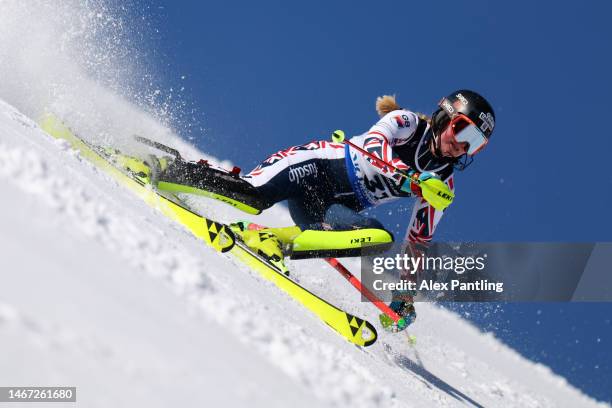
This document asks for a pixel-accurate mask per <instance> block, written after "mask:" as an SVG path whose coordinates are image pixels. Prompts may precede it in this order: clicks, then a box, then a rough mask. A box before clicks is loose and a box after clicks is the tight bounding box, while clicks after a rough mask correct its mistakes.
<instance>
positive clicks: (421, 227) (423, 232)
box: [404, 175, 455, 244]
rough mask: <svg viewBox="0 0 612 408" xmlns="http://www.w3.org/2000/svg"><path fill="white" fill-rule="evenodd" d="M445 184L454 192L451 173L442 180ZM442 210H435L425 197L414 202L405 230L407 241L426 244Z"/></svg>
mask: <svg viewBox="0 0 612 408" xmlns="http://www.w3.org/2000/svg"><path fill="white" fill-rule="evenodd" d="M444 182H445V183H446V185H448V187H449V188H450V189H451V190H452V191H453V192H454V191H455V182H454V178H453V175H451V176H450V177H448V178H447V179H446V180H444ZM443 214H444V211H440V210H436V209H435V208H433V207H432V206H431V205H430V204H429V203H428V202H427V201H425V199H423V198H420V199H419V200H417V201H416V202H415V203H414V207H413V209H412V217H411V218H410V224H409V225H408V230H407V231H406V237H405V238H404V240H405V241H407V242H412V243H420V244H427V243H429V242H430V241H431V239H432V238H433V234H434V232H435V231H436V227H437V226H438V223H439V222H440V220H441V219H442V215H443Z"/></svg>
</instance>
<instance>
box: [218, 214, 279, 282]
mask: <svg viewBox="0 0 612 408" xmlns="http://www.w3.org/2000/svg"><path fill="white" fill-rule="evenodd" d="M230 229H231V230H232V231H233V232H234V233H235V234H236V235H238V236H239V237H240V238H241V239H242V241H244V243H245V244H246V246H248V247H249V248H251V249H252V250H254V251H255V252H256V253H257V254H258V255H261V256H262V257H263V258H264V259H265V260H266V261H268V262H270V263H271V264H272V265H274V266H275V267H277V268H278V269H279V270H280V271H281V272H282V273H283V274H285V275H286V276H289V269H288V268H287V266H286V265H285V256H284V254H283V242H282V240H281V239H280V238H279V237H278V236H277V235H276V234H274V233H273V232H272V231H271V229H270V228H266V227H264V226H262V225H258V224H255V223H250V222H248V221H238V222H235V223H233V224H230Z"/></svg>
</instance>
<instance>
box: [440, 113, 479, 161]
mask: <svg viewBox="0 0 612 408" xmlns="http://www.w3.org/2000/svg"><path fill="white" fill-rule="evenodd" d="M449 126H450V128H451V132H452V135H453V137H454V138H455V140H456V141H457V142H458V143H467V144H468V149H467V152H466V153H467V154H468V155H470V156H473V155H475V154H476V153H478V151H480V150H481V149H482V148H483V147H485V146H486V144H487V143H488V142H489V139H487V138H486V137H485V135H484V133H483V132H482V131H481V130H480V129H479V128H478V126H476V124H475V123H474V122H472V120H471V119H470V118H468V117H467V116H465V115H463V114H461V113H459V114H457V115H456V116H454V117H453V118H452V119H451V121H450V124H449Z"/></svg>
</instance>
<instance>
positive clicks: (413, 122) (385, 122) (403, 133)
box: [368, 109, 419, 147]
mask: <svg viewBox="0 0 612 408" xmlns="http://www.w3.org/2000/svg"><path fill="white" fill-rule="evenodd" d="M418 121H419V118H418V117H417V115H416V114H415V113H414V112H411V111H409V110H405V109H401V110H395V111H392V112H389V113H387V114H386V115H385V116H383V117H382V118H381V119H380V120H379V121H378V122H376V124H375V125H374V126H372V127H371V128H370V130H369V131H368V135H378V136H382V137H383V138H385V140H386V141H387V142H388V143H389V145H390V146H391V147H393V146H400V145H402V144H404V143H406V142H408V140H410V138H411V137H412V136H413V135H414V132H415V131H416V128H417V124H418Z"/></svg>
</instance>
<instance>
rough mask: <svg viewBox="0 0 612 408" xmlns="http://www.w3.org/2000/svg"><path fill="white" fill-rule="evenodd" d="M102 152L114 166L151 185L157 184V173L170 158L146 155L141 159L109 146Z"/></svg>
mask: <svg viewBox="0 0 612 408" xmlns="http://www.w3.org/2000/svg"><path fill="white" fill-rule="evenodd" d="M102 153H103V154H104V155H105V156H106V157H107V158H108V160H109V161H111V162H112V163H113V164H114V165H115V166H117V167H119V168H122V169H124V170H126V171H127V172H128V173H130V174H131V175H132V176H133V177H134V178H136V179H138V180H140V181H141V182H142V183H144V184H150V185H153V186H156V185H157V178H158V175H159V174H160V173H161V172H162V171H164V170H165V169H166V168H167V167H168V165H169V163H170V161H171V160H172V159H171V158H170V157H156V156H153V155H147V157H146V158H145V159H144V160H143V159H140V158H137V157H132V156H128V155H126V154H124V153H122V152H121V151H120V150H118V149H114V148H110V147H105V148H103V149H102Z"/></svg>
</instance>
